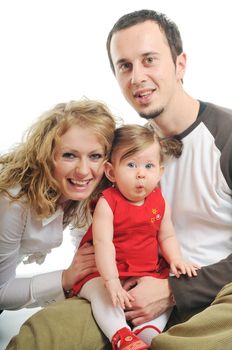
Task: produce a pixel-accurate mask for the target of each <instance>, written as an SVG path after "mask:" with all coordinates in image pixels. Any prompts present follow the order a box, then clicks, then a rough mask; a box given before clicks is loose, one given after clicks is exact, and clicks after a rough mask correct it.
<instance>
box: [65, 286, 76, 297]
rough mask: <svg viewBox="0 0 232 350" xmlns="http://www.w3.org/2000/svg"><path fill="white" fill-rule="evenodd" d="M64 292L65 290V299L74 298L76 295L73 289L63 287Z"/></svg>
mask: <svg viewBox="0 0 232 350" xmlns="http://www.w3.org/2000/svg"><path fill="white" fill-rule="evenodd" d="M63 292H64V296H65V299H69V298H72V297H73V295H74V294H73V290H72V289H64V288H63Z"/></svg>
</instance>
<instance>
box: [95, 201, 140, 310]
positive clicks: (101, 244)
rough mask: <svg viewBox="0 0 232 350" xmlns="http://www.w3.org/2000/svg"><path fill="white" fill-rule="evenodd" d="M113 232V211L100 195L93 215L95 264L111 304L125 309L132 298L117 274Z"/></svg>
mask: <svg viewBox="0 0 232 350" xmlns="http://www.w3.org/2000/svg"><path fill="white" fill-rule="evenodd" d="M113 234H114V228H113V213H112V210H111V208H110V207H109V205H108V203H107V201H106V200H105V199H104V198H103V197H101V198H100V199H99V201H98V203H97V205H96V208H95V211H94V215H93V244H94V248H95V259H96V265H97V268H98V271H99V273H100V275H101V276H102V278H103V279H104V283H105V286H106V288H107V290H108V292H109V294H110V297H111V299H112V302H113V305H114V306H116V305H120V306H121V307H122V308H123V309H125V307H131V303H130V301H132V300H134V299H133V298H132V296H130V294H129V292H127V291H126V290H125V289H123V287H122V285H121V282H120V279H119V276H118V269H117V266H116V261H115V258H116V257H115V247H114V244H113Z"/></svg>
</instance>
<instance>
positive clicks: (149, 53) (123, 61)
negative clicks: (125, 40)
mask: <svg viewBox="0 0 232 350" xmlns="http://www.w3.org/2000/svg"><path fill="white" fill-rule="evenodd" d="M151 55H159V53H158V52H157V51H149V52H145V53H143V54H141V57H148V56H151ZM126 62H130V60H129V59H126V58H120V59H119V60H117V62H116V65H117V66H118V65H120V64H122V63H126Z"/></svg>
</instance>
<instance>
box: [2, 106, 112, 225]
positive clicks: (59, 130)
mask: <svg viewBox="0 0 232 350" xmlns="http://www.w3.org/2000/svg"><path fill="white" fill-rule="evenodd" d="M72 125H79V126H80V127H86V128H89V129H90V130H91V131H92V132H93V135H95V136H97V138H98V140H99V142H100V143H101V144H102V145H103V146H104V150H105V158H106V159H107V158H108V156H109V153H110V149H111V143H112V140H113V136H114V130H115V128H116V119H115V118H114V117H113V115H112V113H111V112H110V110H109V109H108V107H107V106H106V105H105V104H104V103H102V102H99V101H94V100H87V99H85V100H80V101H71V102H68V103H61V104H58V105H56V106H55V107H54V108H53V109H51V110H49V111H47V112H45V113H44V114H43V115H42V116H41V117H40V118H39V119H38V121H37V122H36V123H35V124H34V125H32V127H31V128H30V129H29V130H28V131H27V132H26V133H25V135H24V138H23V141H22V142H21V143H20V144H17V145H16V146H15V147H14V148H12V149H11V150H10V151H9V152H8V153H6V154H3V155H1V156H0V167H1V173H0V194H1V195H2V194H5V195H7V196H8V197H10V198H11V200H12V201H15V200H16V201H17V200H21V202H22V203H23V205H25V207H27V208H30V209H31V210H32V212H33V214H34V215H35V217H37V218H38V219H42V218H45V217H48V216H50V215H52V214H53V213H54V212H55V211H56V210H57V207H58V205H59V204H58V203H59V199H60V196H61V193H60V191H59V186H58V183H57V182H56V180H55V179H54V177H53V171H54V154H55V151H56V148H57V145H59V142H60V138H61V136H62V135H63V134H65V133H66V132H67V130H68V129H69V128H70V127H71V126H72ZM17 185H19V186H20V190H19V192H18V193H17V194H16V195H13V194H12V191H11V189H12V188H14V187H15V186H17ZM106 185H108V182H107V180H106V178H105V177H103V179H102V181H101V182H100V184H99V185H98V186H97V188H96V189H95V190H94V192H93V193H92V195H91V196H90V198H87V199H86V200H83V201H80V202H78V201H72V200H70V201H68V202H67V204H66V206H65V208H64V227H65V226H66V225H68V224H69V223H71V222H72V225H73V226H74V227H83V226H85V225H86V224H89V222H90V218H91V208H90V203H91V202H92V201H93V200H95V199H96V198H97V196H98V195H99V193H100V192H101V190H102V189H103V188H105V186H106Z"/></svg>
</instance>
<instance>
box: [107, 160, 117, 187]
mask: <svg viewBox="0 0 232 350" xmlns="http://www.w3.org/2000/svg"><path fill="white" fill-rule="evenodd" d="M105 175H106V177H107V179H109V180H110V181H111V182H113V183H114V182H115V177H114V169H113V166H112V164H111V163H110V162H106V163H105Z"/></svg>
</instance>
